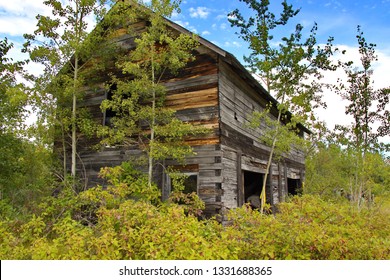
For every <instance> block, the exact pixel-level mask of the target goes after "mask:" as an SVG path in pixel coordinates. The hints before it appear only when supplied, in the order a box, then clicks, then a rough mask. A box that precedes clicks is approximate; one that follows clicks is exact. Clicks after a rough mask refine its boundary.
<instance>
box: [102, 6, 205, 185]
mask: <svg viewBox="0 0 390 280" xmlns="http://www.w3.org/2000/svg"><path fill="white" fill-rule="evenodd" d="M142 2H143V1H140V3H136V1H124V2H123V3H118V4H120V5H122V6H123V7H121V8H120V9H119V10H123V11H129V12H133V13H136V15H137V16H131V15H130V16H128V17H126V18H132V19H134V20H135V21H147V22H148V24H147V27H146V29H145V30H144V31H143V32H142V33H141V34H138V35H137V34H136V35H135V40H134V43H135V48H134V49H133V50H131V52H130V53H129V54H127V55H124V56H123V57H122V59H121V60H120V61H119V62H118V63H117V67H118V69H120V71H121V72H122V74H125V75H121V77H115V76H114V78H113V81H112V84H114V85H115V87H116V89H115V90H113V96H112V99H111V100H105V101H104V102H103V104H102V109H103V110H112V111H113V112H115V116H114V117H113V118H112V119H111V120H110V122H111V125H110V126H105V127H103V129H102V130H101V136H103V141H102V143H104V144H118V143H120V144H122V145H134V144H135V145H137V146H138V148H141V149H142V150H143V151H144V152H145V153H146V155H147V164H146V165H147V170H148V171H147V174H148V185H149V187H151V185H152V182H153V168H154V166H155V164H156V162H159V161H163V160H165V159H167V158H173V159H177V160H182V159H183V158H184V157H185V156H186V155H189V154H191V153H192V149H191V147H190V146H189V145H188V144H186V143H185V137H188V136H191V135H196V134H199V133H202V132H204V131H205V130H204V129H202V128H199V127H194V126H193V125H191V124H189V123H185V122H182V121H180V120H179V119H177V118H176V117H175V111H174V110H171V109H169V108H167V107H166V106H165V102H164V101H165V96H166V88H165V86H164V85H163V81H164V77H166V76H167V75H175V74H177V73H178V70H179V69H181V68H183V67H184V66H185V65H186V64H187V63H188V62H190V61H191V60H193V59H194V56H193V53H192V52H193V50H194V49H195V48H196V46H197V45H198V43H197V41H196V38H194V36H190V35H186V34H175V33H174V32H173V31H172V30H171V29H170V28H169V26H168V22H167V20H166V19H165V18H166V17H169V16H170V15H171V14H172V12H173V11H175V10H178V7H179V4H180V1H173V2H171V1H151V3H150V4H148V5H145V4H143V3H142ZM129 5H130V6H131V7H132V8H131V9H128V8H126V6H127V7H128V6H129ZM127 24H128V25H129V33H130V34H132V35H134V31H133V30H132V28H131V26H132V25H131V22H128V23H127Z"/></svg>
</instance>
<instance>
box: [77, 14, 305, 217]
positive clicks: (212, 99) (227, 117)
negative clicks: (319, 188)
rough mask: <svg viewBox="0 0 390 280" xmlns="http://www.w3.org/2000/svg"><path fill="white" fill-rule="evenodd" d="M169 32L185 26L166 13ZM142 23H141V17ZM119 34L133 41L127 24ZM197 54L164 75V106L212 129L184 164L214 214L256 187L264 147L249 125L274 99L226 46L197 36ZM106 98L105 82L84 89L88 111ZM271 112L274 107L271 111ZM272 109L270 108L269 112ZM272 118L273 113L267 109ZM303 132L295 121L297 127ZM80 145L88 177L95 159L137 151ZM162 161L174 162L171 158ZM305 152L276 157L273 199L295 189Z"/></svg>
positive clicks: (101, 163)
mask: <svg viewBox="0 0 390 280" xmlns="http://www.w3.org/2000/svg"><path fill="white" fill-rule="evenodd" d="M167 23H168V25H169V26H170V28H172V29H173V30H175V32H183V33H187V34H189V33H190V32H189V31H188V30H186V29H184V28H183V27H181V26H180V25H178V24H176V23H174V22H171V21H169V20H167ZM139 26H140V28H139V30H142V26H143V25H142V23H139ZM116 40H118V42H120V43H121V44H122V45H126V44H131V42H132V40H131V38H130V36H129V35H128V34H126V32H118V38H116ZM198 40H199V43H200V44H199V46H198V48H197V49H196V59H195V61H193V62H190V63H189V64H188V65H187V66H186V67H185V68H184V69H182V70H181V71H180V73H179V74H178V75H177V76H176V77H174V78H173V79H169V80H165V81H163V84H164V85H165V87H166V89H167V92H168V94H167V97H166V106H168V107H170V108H172V109H174V110H176V116H177V117H178V118H179V119H181V120H183V121H188V122H192V123H198V124H201V125H206V126H207V127H209V128H212V133H209V134H207V136H200V137H199V138H198V139H191V141H190V144H191V146H192V147H193V149H194V151H195V153H196V154H195V155H193V156H191V157H188V158H186V161H185V164H184V166H182V167H181V170H182V172H184V173H186V174H187V175H188V176H189V177H188V180H187V181H188V182H189V183H191V184H192V186H193V187H194V191H196V192H197V194H198V195H199V197H200V198H201V199H202V200H203V201H204V202H205V205H206V210H205V212H206V214H208V215H213V214H216V213H218V212H219V211H221V209H223V208H236V207H240V206H242V205H243V204H244V203H246V202H247V201H248V198H249V197H250V196H252V195H257V196H258V195H260V192H261V186H262V182H263V178H264V174H265V169H266V163H267V159H268V156H269V153H270V148H269V147H267V146H265V145H264V144H263V143H261V142H260V140H259V137H260V136H261V134H262V128H261V127H259V128H258V129H252V128H249V127H248V126H247V123H248V121H249V117H250V114H251V112H253V111H255V110H258V111H261V110H263V109H264V108H265V106H266V105H267V104H269V103H270V102H271V103H272V104H274V105H276V104H277V101H276V100H275V99H274V98H273V97H272V96H271V95H270V94H269V93H268V92H267V91H266V90H265V89H264V88H263V87H262V85H261V84H260V83H259V82H258V81H257V80H256V79H255V78H254V77H253V76H252V75H251V74H250V73H249V72H248V71H247V70H246V69H245V67H244V66H243V65H242V64H241V63H240V62H239V61H238V59H236V58H235V57H234V56H233V55H232V54H230V53H228V52H227V51H225V50H223V49H221V48H220V47H218V46H216V45H215V44H213V43H211V42H209V41H207V40H205V39H204V38H201V37H199V38H198ZM106 98H107V91H106V90H105V89H104V87H103V86H102V87H101V90H97V91H96V90H94V91H91V92H87V94H86V97H85V100H84V106H87V107H89V108H90V110H91V112H92V113H93V116H94V118H95V119H96V120H97V121H98V122H100V123H105V122H106V118H108V117H109V116H108V115H107V114H105V113H104V112H102V111H101V109H100V104H101V102H102V101H103V100H104V99H106ZM271 112H272V111H271ZM272 113H273V114H274V115H277V113H276V111H275V112H272ZM273 117H274V119H276V117H275V116H273ZM304 133H308V131H307V129H305V128H304V127H300V134H301V135H302V136H303V134H304ZM78 145H79V147H78V151H79V153H80V158H81V160H82V164H83V168H84V169H85V173H86V177H87V178H88V180H89V184H90V185H93V184H95V183H98V182H99V180H98V177H97V175H98V172H99V170H100V168H101V167H105V166H116V165H119V164H121V162H123V161H126V160H129V158H130V157H131V156H132V155H134V153H136V152H135V151H133V150H129V149H126V148H120V149H119V148H115V147H110V148H108V147H106V148H102V149H101V150H99V151H96V150H93V149H90V147H89V146H88V144H87V143H83V141H81V142H80V143H79V144H78ZM165 164H166V165H174V164H175V163H174V162H173V161H170V160H166V161H165ZM304 174H305V165H304V155H303V153H302V152H300V151H298V150H294V151H293V152H291V153H290V154H289V155H287V156H285V157H283V158H282V159H281V160H280V161H278V162H274V163H273V164H272V168H271V170H270V176H269V177H270V180H269V183H268V184H267V188H266V193H267V200H268V203H270V204H271V205H273V204H277V203H278V202H280V201H283V200H284V199H285V197H286V196H287V195H288V194H295V193H296V192H297V189H298V188H299V187H300V186H301V184H302V180H303V179H304ZM163 181H165V182H166V183H165V185H164V186H161V188H162V192H163V196H164V195H165V196H166V195H167V193H168V192H169V191H170V186H169V180H163Z"/></svg>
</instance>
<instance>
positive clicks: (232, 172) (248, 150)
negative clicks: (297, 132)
mask: <svg viewBox="0 0 390 280" xmlns="http://www.w3.org/2000/svg"><path fill="white" fill-rule="evenodd" d="M219 67H220V71H219V100H220V123H221V124H220V126H221V150H222V152H223V156H222V166H223V169H222V177H223V183H222V190H223V197H222V203H223V205H224V206H225V207H227V208H235V207H238V206H241V205H242V204H243V203H246V201H245V200H246V197H247V195H246V194H245V192H246V190H245V187H246V184H245V182H244V181H245V180H244V177H245V176H244V175H245V174H249V173H248V172H253V173H259V174H265V171H266V166H267V160H268V156H269V154H270V147H267V146H265V145H264V144H262V143H261V141H260V140H259V138H260V137H261V136H262V135H263V133H264V129H265V124H262V125H261V126H260V127H258V128H256V129H253V128H250V127H248V124H249V122H250V116H251V114H252V113H253V112H254V111H262V110H263V109H264V108H265V105H266V104H267V101H266V100H265V98H263V97H262V95H261V93H260V92H259V91H258V90H257V89H256V88H254V87H252V86H251V83H250V82H248V81H246V79H245V78H243V77H242V76H241V75H240V74H238V73H237V72H236V71H237V69H235V68H234V67H233V66H232V65H231V64H229V63H226V62H225V61H222V60H221V61H220V63H219ZM252 82H253V81H252ZM271 117H272V118H273V119H275V120H276V117H275V116H271ZM303 171H304V156H303V154H302V152H300V151H298V150H293V151H292V152H291V153H290V154H289V155H288V156H287V157H286V158H284V159H282V160H281V162H279V163H277V162H274V163H273V164H272V168H271V170H270V174H269V178H270V179H271V180H270V183H269V185H268V186H267V192H266V193H267V201H268V203H270V204H276V203H278V202H280V201H283V200H284V199H285V197H286V196H287V194H288V192H287V181H288V179H287V178H294V179H299V180H302V179H303V174H304V172H303ZM260 179H261V175H259V180H260ZM261 180H262V179H261ZM261 183H262V181H261V182H259V183H258V187H259V188H260V190H259V192H260V191H261ZM247 191H248V190H247Z"/></svg>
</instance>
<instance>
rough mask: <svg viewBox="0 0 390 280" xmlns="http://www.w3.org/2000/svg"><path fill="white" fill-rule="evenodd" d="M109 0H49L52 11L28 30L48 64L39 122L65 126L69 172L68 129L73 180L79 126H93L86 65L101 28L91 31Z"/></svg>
mask: <svg viewBox="0 0 390 280" xmlns="http://www.w3.org/2000/svg"><path fill="white" fill-rule="evenodd" d="M106 2H107V1H106V0H68V1H65V2H64V1H57V0H47V1H44V4H45V5H47V6H48V7H50V8H51V10H52V14H51V15H50V16H44V15H38V16H37V17H36V18H37V29H36V30H35V31H34V33H33V34H26V35H25V38H26V43H25V46H24V51H25V52H28V53H29V55H30V58H31V60H32V61H34V62H38V63H41V64H42V65H43V66H44V73H43V74H42V75H41V76H40V77H37V78H36V81H35V85H36V88H35V90H36V101H37V104H38V107H39V111H38V116H39V120H40V123H39V125H41V126H42V125H47V124H48V125H50V126H51V127H52V128H53V127H54V125H56V126H57V129H58V128H60V129H59V130H60V131H61V134H62V137H61V138H62V140H61V142H62V147H63V149H62V150H63V155H62V156H63V169H64V177H65V176H66V173H67V154H66V150H67V148H66V147H67V140H66V138H67V134H68V133H69V136H70V139H71V141H70V142H71V143H70V146H71V164H70V165H71V168H70V169H71V176H72V178H73V185H74V184H75V179H76V168H77V137H78V136H77V130H78V129H81V130H82V129H83V127H84V128H85V127H87V128H88V127H89V128H90V125H87V124H86V122H88V121H87V119H85V118H82V117H81V114H80V113H81V110H80V109H78V103H79V100H80V99H81V98H82V89H83V86H84V83H85V80H84V79H83V73H82V71H83V70H84V69H85V68H86V65H88V63H89V62H90V61H91V59H92V58H93V54H95V53H96V52H97V48H96V43H97V42H98V41H99V40H101V38H103V37H104V36H102V34H101V33H99V32H94V33H92V34H89V31H90V30H91V26H90V23H91V22H92V23H93V22H94V21H100V20H101V19H102V17H103V16H104V15H105V13H106V8H105V4H106Z"/></svg>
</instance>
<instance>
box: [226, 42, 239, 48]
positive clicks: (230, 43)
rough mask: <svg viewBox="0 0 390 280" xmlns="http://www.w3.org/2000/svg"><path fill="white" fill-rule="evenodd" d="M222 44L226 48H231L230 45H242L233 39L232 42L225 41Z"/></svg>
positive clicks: (235, 46) (236, 46)
mask: <svg viewBox="0 0 390 280" xmlns="http://www.w3.org/2000/svg"><path fill="white" fill-rule="evenodd" d="M224 46H225V47H227V48H231V47H234V48H240V47H241V46H242V45H241V44H240V43H239V42H237V41H233V42H230V41H227V42H225V44H224Z"/></svg>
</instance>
